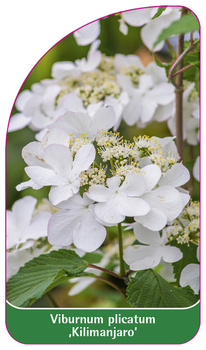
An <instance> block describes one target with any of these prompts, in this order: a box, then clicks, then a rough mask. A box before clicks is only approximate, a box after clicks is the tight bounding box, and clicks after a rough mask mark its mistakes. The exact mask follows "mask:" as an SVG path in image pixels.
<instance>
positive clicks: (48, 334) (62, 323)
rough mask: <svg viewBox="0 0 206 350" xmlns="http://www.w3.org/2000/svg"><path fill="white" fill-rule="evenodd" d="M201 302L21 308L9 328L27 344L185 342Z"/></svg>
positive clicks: (12, 310) (10, 313) (11, 310)
mask: <svg viewBox="0 0 206 350" xmlns="http://www.w3.org/2000/svg"><path fill="white" fill-rule="evenodd" d="M199 324H200V320H199V303H197V304H195V305H194V306H192V307H190V308H186V309H52V308H51V309H19V308H16V307H13V306H12V305H10V304H8V303H7V328H8V331H9V333H10V335H11V336H12V337H13V338H14V339H16V340H17V341H18V342H21V343H24V344H181V343H185V342H187V341H189V340H190V339H192V338H193V337H194V336H195V335H196V333H197V331H198V328H199Z"/></svg>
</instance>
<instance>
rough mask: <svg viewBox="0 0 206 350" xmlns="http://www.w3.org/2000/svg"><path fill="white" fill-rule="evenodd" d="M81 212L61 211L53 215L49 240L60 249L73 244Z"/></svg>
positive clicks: (49, 226)
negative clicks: (74, 232)
mask: <svg viewBox="0 0 206 350" xmlns="http://www.w3.org/2000/svg"><path fill="white" fill-rule="evenodd" d="M78 216H79V211H73V212H69V211H66V210H65V211H59V212H57V213H55V214H54V215H52V217H51V219H50V220H49V224H48V240H49V243H50V244H52V245H56V246H59V247H66V246H69V245H70V244H71V243H72V242H73V231H74V228H75V226H76V224H77V222H78Z"/></svg>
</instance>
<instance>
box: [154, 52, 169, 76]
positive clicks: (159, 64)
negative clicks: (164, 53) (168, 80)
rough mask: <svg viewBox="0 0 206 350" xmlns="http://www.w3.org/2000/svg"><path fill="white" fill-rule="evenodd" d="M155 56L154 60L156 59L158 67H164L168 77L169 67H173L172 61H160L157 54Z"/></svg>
mask: <svg viewBox="0 0 206 350" xmlns="http://www.w3.org/2000/svg"><path fill="white" fill-rule="evenodd" d="M153 57H154V60H155V63H156V65H157V66H158V67H161V68H164V69H165V73H166V76H167V77H168V72H169V69H170V67H171V63H162V62H160V61H159V60H158V59H157V58H156V57H155V56H153Z"/></svg>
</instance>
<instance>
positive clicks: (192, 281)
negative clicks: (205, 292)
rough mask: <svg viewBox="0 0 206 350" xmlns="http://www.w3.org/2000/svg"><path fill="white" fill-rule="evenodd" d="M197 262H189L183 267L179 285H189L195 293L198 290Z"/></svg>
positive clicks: (198, 267) (198, 268)
mask: <svg viewBox="0 0 206 350" xmlns="http://www.w3.org/2000/svg"><path fill="white" fill-rule="evenodd" d="M199 270H200V266H199V264H189V265H187V266H185V267H184V269H183V270H182V272H181V276H180V285H181V287H186V286H188V285H189V286H190V287H191V288H192V289H193V290H194V292H195V294H198V292H199V273H200V271H199Z"/></svg>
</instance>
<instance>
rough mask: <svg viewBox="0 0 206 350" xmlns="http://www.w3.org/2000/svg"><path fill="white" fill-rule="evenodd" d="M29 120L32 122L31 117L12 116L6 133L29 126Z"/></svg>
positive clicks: (22, 115)
mask: <svg viewBox="0 0 206 350" xmlns="http://www.w3.org/2000/svg"><path fill="white" fill-rule="evenodd" d="M31 120H32V118H31V117H26V116H25V115H24V114H22V113H17V114H14V115H13V116H12V117H11V119H10V120H9V128H8V132H12V131H16V130H21V129H23V128H25V126H27V125H29V124H30V122H31Z"/></svg>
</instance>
